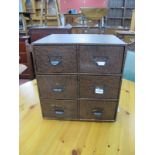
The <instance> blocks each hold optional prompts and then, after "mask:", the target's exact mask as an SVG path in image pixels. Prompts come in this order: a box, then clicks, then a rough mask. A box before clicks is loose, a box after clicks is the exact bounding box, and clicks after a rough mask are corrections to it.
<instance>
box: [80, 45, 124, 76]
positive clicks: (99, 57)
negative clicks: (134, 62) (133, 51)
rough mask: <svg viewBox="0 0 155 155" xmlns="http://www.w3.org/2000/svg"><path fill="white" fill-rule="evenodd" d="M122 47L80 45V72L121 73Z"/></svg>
mask: <svg viewBox="0 0 155 155" xmlns="http://www.w3.org/2000/svg"><path fill="white" fill-rule="evenodd" d="M123 52H124V47H121V46H80V72H81V73H94V74H105V73H112V74H114V73H121V71H122V63H123Z"/></svg>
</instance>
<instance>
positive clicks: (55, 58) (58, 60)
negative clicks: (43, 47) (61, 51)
mask: <svg viewBox="0 0 155 155" xmlns="http://www.w3.org/2000/svg"><path fill="white" fill-rule="evenodd" d="M49 61H50V64H51V65H52V66H58V65H60V64H61V62H62V57H60V56H51V57H49Z"/></svg>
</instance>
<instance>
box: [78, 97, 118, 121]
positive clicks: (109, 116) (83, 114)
mask: <svg viewBox="0 0 155 155" xmlns="http://www.w3.org/2000/svg"><path fill="white" fill-rule="evenodd" d="M116 107H117V102H116V101H98V100H96V101H88V100H83V101H80V119H90V120H107V121H108V120H109V121H112V120H115V112H116V110H117V109H116Z"/></svg>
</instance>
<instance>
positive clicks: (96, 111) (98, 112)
mask: <svg viewBox="0 0 155 155" xmlns="http://www.w3.org/2000/svg"><path fill="white" fill-rule="evenodd" d="M92 114H93V115H94V116H96V117H101V116H102V115H103V112H102V111H99V110H92Z"/></svg>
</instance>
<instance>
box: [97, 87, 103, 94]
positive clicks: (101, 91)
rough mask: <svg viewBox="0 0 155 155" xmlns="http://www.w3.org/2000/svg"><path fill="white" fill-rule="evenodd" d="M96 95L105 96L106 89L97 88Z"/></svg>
mask: <svg viewBox="0 0 155 155" xmlns="http://www.w3.org/2000/svg"><path fill="white" fill-rule="evenodd" d="M95 94H104V89H103V88H100V87H96V88H95Z"/></svg>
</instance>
